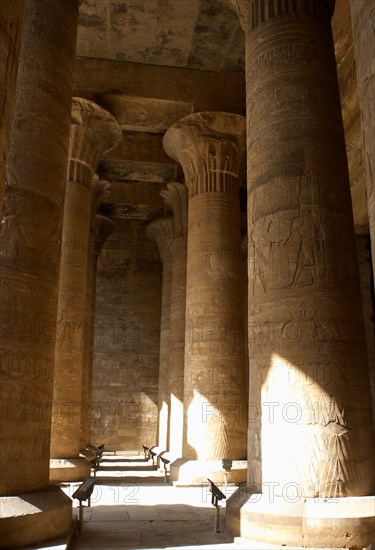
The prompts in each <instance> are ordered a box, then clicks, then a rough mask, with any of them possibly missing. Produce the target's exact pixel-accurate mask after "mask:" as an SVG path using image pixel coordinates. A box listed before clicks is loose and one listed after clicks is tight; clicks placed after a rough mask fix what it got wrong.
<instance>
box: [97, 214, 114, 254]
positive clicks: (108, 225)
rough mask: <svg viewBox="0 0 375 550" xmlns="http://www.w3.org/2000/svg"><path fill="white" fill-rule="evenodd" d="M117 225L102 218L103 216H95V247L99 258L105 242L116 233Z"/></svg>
mask: <svg viewBox="0 0 375 550" xmlns="http://www.w3.org/2000/svg"><path fill="white" fill-rule="evenodd" d="M115 228H116V224H115V222H114V221H113V220H111V218H108V217H107V216H102V215H101V214H96V215H95V228H94V230H95V245H94V254H95V256H99V255H100V253H101V251H102V248H103V246H104V243H105V241H106V240H107V239H108V237H109V236H110V235H112V233H114V231H115Z"/></svg>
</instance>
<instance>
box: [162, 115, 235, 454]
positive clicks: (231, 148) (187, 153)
mask: <svg viewBox="0 0 375 550" xmlns="http://www.w3.org/2000/svg"><path fill="white" fill-rule="evenodd" d="M244 145H245V120H244V118H243V117H240V116H238V115H233V114H229V113H215V112H205V113H196V114H194V115H189V116H187V117H185V118H183V119H181V120H180V121H178V122H176V123H175V124H173V125H172V126H171V128H170V129H169V130H168V131H167V133H166V134H165V137H164V148H165V150H166V151H167V153H168V154H169V155H170V156H171V157H172V158H174V159H175V160H177V161H179V162H180V163H181V165H182V168H183V170H184V174H185V181H186V185H187V187H188V189H189V213H188V245H187V275H186V329H185V371H184V422H185V424H184V441H183V457H184V458H186V459H198V460H219V461H220V460H221V459H223V458H232V459H243V458H246V388H245V365H244V353H243V311H242V299H243V298H242V286H241V265H240V247H241V242H240V239H241V236H240V207H239V196H238V195H239V184H238V173H239V167H240V161H241V158H242V154H243V150H244Z"/></svg>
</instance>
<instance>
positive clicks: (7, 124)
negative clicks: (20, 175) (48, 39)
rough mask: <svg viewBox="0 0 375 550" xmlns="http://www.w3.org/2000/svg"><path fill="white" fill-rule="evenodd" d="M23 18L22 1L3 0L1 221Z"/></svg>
mask: <svg viewBox="0 0 375 550" xmlns="http://www.w3.org/2000/svg"><path fill="white" fill-rule="evenodd" d="M22 19H23V4H22V2H21V0H3V2H2V4H1V10H0V29H1V33H0V113H1V125H0V220H1V219H2V217H3V214H2V209H3V190H4V181H5V163H6V151H7V147H8V141H9V134H10V129H11V122H12V114H13V106H14V99H15V90H16V78H17V68H18V57H19V51H20V46H21V25H22Z"/></svg>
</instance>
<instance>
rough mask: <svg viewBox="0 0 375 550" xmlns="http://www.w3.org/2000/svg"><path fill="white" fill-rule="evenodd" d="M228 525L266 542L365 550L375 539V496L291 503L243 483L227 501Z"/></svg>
mask: <svg viewBox="0 0 375 550" xmlns="http://www.w3.org/2000/svg"><path fill="white" fill-rule="evenodd" d="M270 497H271V498H270ZM226 527H227V529H228V530H230V531H231V532H232V533H233V534H234V535H235V536H240V537H241V538H248V539H251V540H253V541H258V542H261V543H264V544H277V545H282V546H291V547H299V548H358V549H363V548H366V547H367V546H369V545H370V544H371V543H372V542H374V541H375V497H374V496H364V497H347V498H332V499H313V498H306V499H305V498H303V497H301V498H299V499H298V500H297V501H296V502H291V499H286V498H284V497H277V496H273V495H265V494H262V495H261V494H254V493H253V494H252V493H251V492H250V490H249V489H247V488H246V487H240V488H239V489H238V490H237V491H236V492H235V493H234V494H233V495H232V496H231V497H229V499H228V500H227V504H226Z"/></svg>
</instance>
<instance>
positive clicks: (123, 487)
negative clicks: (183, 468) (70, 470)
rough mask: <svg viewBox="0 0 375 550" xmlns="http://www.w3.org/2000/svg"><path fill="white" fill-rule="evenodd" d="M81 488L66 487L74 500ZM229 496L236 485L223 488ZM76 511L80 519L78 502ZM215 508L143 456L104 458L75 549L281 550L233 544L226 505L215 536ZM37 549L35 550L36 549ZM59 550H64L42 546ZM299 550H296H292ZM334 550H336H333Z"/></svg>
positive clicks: (200, 490) (203, 491)
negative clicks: (167, 478)
mask: <svg viewBox="0 0 375 550" xmlns="http://www.w3.org/2000/svg"><path fill="white" fill-rule="evenodd" d="M78 485H79V483H72V484H65V485H64V486H63V487H62V488H63V490H64V491H65V492H66V494H68V495H69V496H72V494H73V493H74V491H75V490H76V488H77V487H78ZM220 488H221V490H222V491H223V492H224V494H226V496H227V497H229V496H230V495H231V494H232V492H233V491H235V490H236V487H235V486H228V487H227V488H225V487H220ZM74 507H75V508H74V511H75V514H77V515H78V509H77V501H74ZM214 521H215V509H214V508H213V506H212V505H211V493H210V492H209V489H208V487H189V488H188V487H173V486H172V484H171V483H165V480H164V475H163V474H162V473H160V472H158V471H155V470H153V469H152V465H151V462H148V461H145V460H144V459H143V456H137V457H136V456H119V455H116V456H115V455H108V454H107V455H106V456H104V458H103V461H102V463H101V467H100V470H99V471H98V472H97V482H96V485H95V488H94V492H93V494H92V498H91V507H85V508H84V526H83V534H82V535H80V536H78V537H77V540H76V545H75V548H77V550H112V549H113V550H120V549H121V550H125V549H126V550H130V549H134V550H136V549H141V548H143V549H148V550H153V549H156V548H165V549H169V550H172V549H175V550H177V549H178V550H188V549H197V550H198V549H199V550H204V549H206V548H212V549H218V550H220V549H224V548H236V549H240V548H242V549H248V550H266V549H267V548H269V549H271V548H283V549H284V550H285V546H284V547H282V546H273V545H272V546H271V545H268V546H267V545H265V544H261V545H260V544H259V543H252V542H250V541H248V540H243V539H242V540H241V539H235V540H234V539H233V537H230V536H229V535H227V534H225V533H224V532H223V530H224V523H225V504H223V505H222V507H221V510H220V522H219V528H220V531H221V532H219V533H214ZM33 548H37V547H33ZM39 548H40V549H41V548H45V549H46V550H47V549H48V550H55V549H56V550H57V549H58V550H60V549H61V548H63V546H59V545H56V543H55V545H51V546H50V545H45V546H43V547H42V546H40V547H39ZM294 550H298V549H294ZM331 550H332V549H331Z"/></svg>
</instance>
